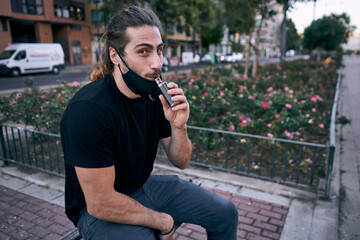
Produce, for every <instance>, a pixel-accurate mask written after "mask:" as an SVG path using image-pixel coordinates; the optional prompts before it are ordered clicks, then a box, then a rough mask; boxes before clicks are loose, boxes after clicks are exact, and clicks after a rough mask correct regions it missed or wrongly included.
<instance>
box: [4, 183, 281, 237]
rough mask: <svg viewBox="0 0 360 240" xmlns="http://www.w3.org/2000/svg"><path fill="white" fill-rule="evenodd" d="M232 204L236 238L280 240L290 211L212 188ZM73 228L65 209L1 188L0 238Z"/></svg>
mask: <svg viewBox="0 0 360 240" xmlns="http://www.w3.org/2000/svg"><path fill="white" fill-rule="evenodd" d="M209 190H210V191H213V192H215V193H216V194H218V195H220V196H222V197H224V198H226V199H228V200H230V201H232V202H233V203H234V204H235V205H236V206H237V207H238V211H239V225H238V237H237V239H258V240H277V239H280V236H281V231H282V228H283V226H284V223H285V219H286V216H287V213H288V208H287V207H284V206H281V205H277V204H273V203H268V202H264V201H259V200H256V199H251V198H247V197H243V196H240V195H236V194H232V193H229V192H224V191H220V190H216V189H209ZM72 229H74V226H73V224H72V223H71V222H70V221H69V220H68V219H67V218H66V216H65V213H64V208H63V207H61V206H58V205H56V204H51V203H49V202H47V201H44V200H40V199H38V198H35V197H32V196H29V195H27V194H24V193H21V192H18V191H15V190H12V189H9V188H7V187H4V186H1V185H0V239H4V240H7V239H9V240H10V239H12V240H22V239H27V240H29V239H48V240H50V239H59V238H61V236H63V235H65V234H66V233H67V232H69V231H71V230H72ZM174 239H175V240H185V239H188V240H202V239H206V232H205V230H204V229H203V228H202V227H200V226H197V225H193V224H183V225H182V226H181V227H180V228H179V229H177V231H176V233H175V236H174Z"/></svg>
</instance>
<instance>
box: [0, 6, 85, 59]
mask: <svg viewBox="0 0 360 240" xmlns="http://www.w3.org/2000/svg"><path fill="white" fill-rule="evenodd" d="M0 21H1V27H0V35H1V38H0V51H2V50H3V49H5V48H6V47H7V46H8V45H9V44H11V43H60V44H61V46H62V47H63V49H64V52H65V63H66V64H68V65H79V64H91V63H92V52H91V32H90V11H89V9H88V3H87V0H1V8H0Z"/></svg>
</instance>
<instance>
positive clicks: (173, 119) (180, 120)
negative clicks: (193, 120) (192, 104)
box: [159, 82, 190, 128]
mask: <svg viewBox="0 0 360 240" xmlns="http://www.w3.org/2000/svg"><path fill="white" fill-rule="evenodd" d="M167 86H168V88H169V91H168V94H170V95H172V98H171V100H173V101H174V102H175V103H176V104H175V106H173V107H172V108H171V107H170V106H169V104H168V103H167V102H166V100H165V98H164V96H163V95H160V96H159V98H160V101H161V103H162V105H163V109H164V113H165V117H166V119H167V120H168V121H169V122H170V124H171V125H173V126H174V127H177V128H183V127H185V126H186V122H187V121H188V119H189V114H190V108H189V103H188V102H187V99H186V97H185V95H184V91H183V90H182V89H181V88H178V85H177V84H176V83H174V82H170V83H168V85H167Z"/></svg>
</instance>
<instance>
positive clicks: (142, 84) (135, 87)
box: [115, 49, 157, 97]
mask: <svg viewBox="0 0 360 240" xmlns="http://www.w3.org/2000/svg"><path fill="white" fill-rule="evenodd" d="M115 51H116V52H117V54H118V55H119V57H120V59H121V61H122V62H123V63H124V64H125V66H126V67H127V69H128V71H127V73H125V74H123V72H122V71H121V68H120V65H118V67H119V70H120V72H121V75H122V78H123V79H124V82H125V84H126V86H128V88H129V89H130V90H131V91H132V92H134V93H135V94H138V95H140V96H142V97H144V96H148V95H149V94H151V95H152V96H155V95H157V94H156V91H157V84H156V83H155V81H151V80H147V79H146V78H143V77H141V76H139V75H138V74H137V73H136V72H134V71H133V70H132V69H131V68H129V66H128V65H127V64H126V63H125V61H124V59H122V57H121V56H120V54H119V52H118V51H117V50H116V49H115Z"/></svg>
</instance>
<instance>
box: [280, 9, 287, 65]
mask: <svg viewBox="0 0 360 240" xmlns="http://www.w3.org/2000/svg"><path fill="white" fill-rule="evenodd" d="M283 11H284V18H283V21H282V23H281V41H280V53H281V55H280V62H282V61H284V59H285V53H286V12H287V7H286V6H284V7H283Z"/></svg>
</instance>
